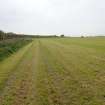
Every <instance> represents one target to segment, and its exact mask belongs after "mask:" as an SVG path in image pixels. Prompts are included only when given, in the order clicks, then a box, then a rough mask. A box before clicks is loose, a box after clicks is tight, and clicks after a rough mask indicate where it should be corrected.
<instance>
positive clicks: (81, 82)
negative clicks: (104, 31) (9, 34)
mask: <svg viewBox="0 0 105 105" xmlns="http://www.w3.org/2000/svg"><path fill="white" fill-rule="evenodd" d="M0 105H105V38H104V37H102V38H101V37H96V38H41V39H40V38H39V39H35V40H34V41H33V42H31V43H29V44H28V45H26V46H25V47H23V48H21V49H20V50H19V51H17V52H16V53H13V54H12V55H11V56H10V57H8V58H7V59H5V60H3V61H1V62H0Z"/></svg>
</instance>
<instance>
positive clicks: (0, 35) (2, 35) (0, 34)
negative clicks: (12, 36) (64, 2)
mask: <svg viewBox="0 0 105 105" xmlns="http://www.w3.org/2000/svg"><path fill="white" fill-rule="evenodd" d="M4 37H5V33H4V32H3V31H2V30H0V40H3V39H4Z"/></svg>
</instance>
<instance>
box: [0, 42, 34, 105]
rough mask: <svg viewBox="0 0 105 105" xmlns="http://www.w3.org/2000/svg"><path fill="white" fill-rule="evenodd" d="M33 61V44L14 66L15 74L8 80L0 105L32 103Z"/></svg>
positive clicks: (26, 104)
mask: <svg viewBox="0 0 105 105" xmlns="http://www.w3.org/2000/svg"><path fill="white" fill-rule="evenodd" d="M35 60H36V45H35V43H34V44H33V45H32V46H31V47H30V49H29V50H28V51H27V52H26V53H25V55H24V57H23V58H22V60H21V61H20V63H19V64H18V66H16V67H17V68H15V69H16V70H15V72H14V73H13V74H11V76H10V77H9V78H8V81H7V83H6V84H5V87H4V89H3V91H2V95H1V100H0V105H29V104H31V103H32V102H33V100H34V93H35V90H34V87H35V86H34V85H35V68H36V65H35V64H36V62H35Z"/></svg>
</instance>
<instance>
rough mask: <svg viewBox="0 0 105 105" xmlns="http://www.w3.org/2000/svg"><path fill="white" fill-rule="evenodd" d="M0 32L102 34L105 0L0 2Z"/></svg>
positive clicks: (21, 0) (3, 0)
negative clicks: (0, 30)
mask: <svg viewBox="0 0 105 105" xmlns="http://www.w3.org/2000/svg"><path fill="white" fill-rule="evenodd" d="M0 29H2V30H4V31H7V32H8V31H12V32H17V33H26V34H65V35H74V36H75V35H81V34H85V35H95V34H104V35H105V0H0Z"/></svg>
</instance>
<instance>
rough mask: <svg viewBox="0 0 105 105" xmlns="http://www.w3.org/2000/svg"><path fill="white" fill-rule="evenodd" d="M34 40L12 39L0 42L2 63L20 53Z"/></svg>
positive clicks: (0, 59)
mask: <svg viewBox="0 0 105 105" xmlns="http://www.w3.org/2000/svg"><path fill="white" fill-rule="evenodd" d="M31 41H32V40H29V39H22V38H19V39H11V40H6V41H1V42H0V61H2V60H4V59H5V58H7V57H9V56H10V55H11V54H13V53H14V52H16V51H18V50H19V49H20V48H21V47H23V46H25V45H26V44H28V43H30V42H31Z"/></svg>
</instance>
